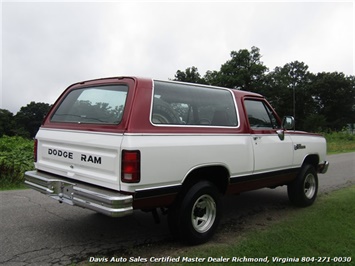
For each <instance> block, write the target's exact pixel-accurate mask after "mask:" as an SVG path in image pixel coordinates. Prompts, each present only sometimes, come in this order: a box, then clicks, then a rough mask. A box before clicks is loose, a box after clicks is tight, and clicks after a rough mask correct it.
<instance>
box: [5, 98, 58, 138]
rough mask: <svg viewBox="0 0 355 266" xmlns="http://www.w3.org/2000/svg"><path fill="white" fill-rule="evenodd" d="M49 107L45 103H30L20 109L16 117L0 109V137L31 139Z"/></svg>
mask: <svg viewBox="0 0 355 266" xmlns="http://www.w3.org/2000/svg"><path fill="white" fill-rule="evenodd" d="M50 107H51V105H49V104H47V103H36V102H31V103H29V104H27V105H26V106H23V107H21V109H20V111H19V112H17V114H16V115H13V114H12V113H11V112H9V111H8V110H4V109H0V137H1V136H3V135H7V136H21V137H25V138H33V137H34V136H35V135H36V133H37V131H38V129H39V127H40V126H41V123H42V121H43V119H44V118H45V116H46V114H47V113H48V111H49V109H50Z"/></svg>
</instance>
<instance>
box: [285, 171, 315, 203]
mask: <svg viewBox="0 0 355 266" xmlns="http://www.w3.org/2000/svg"><path fill="white" fill-rule="evenodd" d="M317 192H318V176H317V172H316V170H315V169H314V166H313V165H310V164H305V165H304V166H303V167H302V168H301V171H300V172H299V174H298V175H297V178H296V179H295V180H294V181H293V182H292V183H290V184H288V186H287V194H288V198H289V200H290V201H291V203H292V204H294V205H296V206H299V207H307V206H310V205H312V204H313V202H314V201H315V199H316V197H317Z"/></svg>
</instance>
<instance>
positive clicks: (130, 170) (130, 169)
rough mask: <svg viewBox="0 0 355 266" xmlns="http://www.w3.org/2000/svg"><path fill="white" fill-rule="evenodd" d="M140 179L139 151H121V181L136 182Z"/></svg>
mask: <svg viewBox="0 0 355 266" xmlns="http://www.w3.org/2000/svg"><path fill="white" fill-rule="evenodd" d="M140 180H141V154H140V151H127V150H123V151H122V167H121V181H122V182H125V183H138V182H139V181H140Z"/></svg>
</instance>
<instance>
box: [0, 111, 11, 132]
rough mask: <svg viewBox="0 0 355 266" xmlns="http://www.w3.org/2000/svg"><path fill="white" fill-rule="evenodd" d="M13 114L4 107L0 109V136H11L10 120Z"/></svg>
mask: <svg viewBox="0 0 355 266" xmlns="http://www.w3.org/2000/svg"><path fill="white" fill-rule="evenodd" d="M13 117H14V115H13V114H12V113H11V112H10V111H8V110H5V109H0V137H2V136H3V135H7V136H11V135H12V134H13V132H12V126H13V125H12V122H13Z"/></svg>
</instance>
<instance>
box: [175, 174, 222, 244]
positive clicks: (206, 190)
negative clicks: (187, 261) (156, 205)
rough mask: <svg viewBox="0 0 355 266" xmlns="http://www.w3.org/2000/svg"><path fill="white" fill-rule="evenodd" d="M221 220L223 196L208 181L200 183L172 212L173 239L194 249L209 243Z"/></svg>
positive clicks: (185, 195)
mask: <svg viewBox="0 0 355 266" xmlns="http://www.w3.org/2000/svg"><path fill="white" fill-rule="evenodd" d="M220 218H221V204H220V192H219V191H218V189H217V188H216V186H214V185H213V184H212V183H211V182H209V181H199V182H198V183H196V184H194V185H193V186H192V187H191V188H190V189H188V190H187V191H186V192H185V193H183V194H182V195H180V197H179V199H178V201H177V202H176V203H175V204H174V206H172V207H171V208H170V209H169V213H168V223H169V227H170V231H171V233H172V235H174V236H175V237H177V238H179V239H180V240H182V241H184V242H187V243H189V244H192V245H197V244H202V243H205V242H207V241H208V240H209V239H210V238H211V237H212V236H213V235H214V233H215V231H216V229H217V227H218V224H219V221H220Z"/></svg>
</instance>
